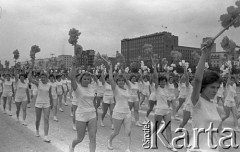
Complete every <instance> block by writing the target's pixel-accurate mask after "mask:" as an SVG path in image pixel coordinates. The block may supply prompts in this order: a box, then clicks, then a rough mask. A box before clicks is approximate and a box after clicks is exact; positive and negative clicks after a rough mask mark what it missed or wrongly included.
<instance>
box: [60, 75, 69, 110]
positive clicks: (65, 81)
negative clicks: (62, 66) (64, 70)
mask: <svg viewBox="0 0 240 152" xmlns="http://www.w3.org/2000/svg"><path fill="white" fill-rule="evenodd" d="M61 82H62V84H63V100H64V105H65V106H67V105H68V104H67V94H68V92H69V89H68V86H67V79H66V76H65V74H63V75H62V81H61Z"/></svg>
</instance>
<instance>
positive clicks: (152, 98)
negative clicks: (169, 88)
mask: <svg viewBox="0 0 240 152" xmlns="http://www.w3.org/2000/svg"><path fill="white" fill-rule="evenodd" d="M149 100H151V101H157V98H156V93H155V92H153V93H151V94H150V96H149Z"/></svg>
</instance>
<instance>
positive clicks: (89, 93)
mask: <svg viewBox="0 0 240 152" xmlns="http://www.w3.org/2000/svg"><path fill="white" fill-rule="evenodd" d="M74 92H75V95H76V98H77V105H78V108H77V110H76V113H78V114H79V113H84V112H94V111H96V109H95V107H94V104H93V100H94V98H95V92H96V91H95V89H93V87H92V86H91V85H88V87H82V86H81V84H77V89H76V90H75V91H74Z"/></svg>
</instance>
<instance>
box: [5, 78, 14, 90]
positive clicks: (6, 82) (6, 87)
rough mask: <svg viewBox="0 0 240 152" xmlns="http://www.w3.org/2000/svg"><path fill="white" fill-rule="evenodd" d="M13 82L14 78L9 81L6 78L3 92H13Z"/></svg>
mask: <svg viewBox="0 0 240 152" xmlns="http://www.w3.org/2000/svg"><path fill="white" fill-rule="evenodd" d="M12 84H13V82H12V79H10V80H9V81H7V79H5V81H4V82H3V92H12Z"/></svg>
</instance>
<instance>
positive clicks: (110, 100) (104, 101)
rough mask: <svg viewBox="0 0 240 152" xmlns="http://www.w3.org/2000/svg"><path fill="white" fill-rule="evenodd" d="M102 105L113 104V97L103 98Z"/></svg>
mask: <svg viewBox="0 0 240 152" xmlns="http://www.w3.org/2000/svg"><path fill="white" fill-rule="evenodd" d="M103 103H107V104H113V103H114V98H113V96H103Z"/></svg>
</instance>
